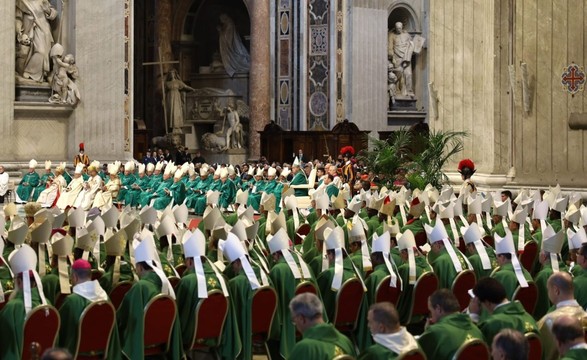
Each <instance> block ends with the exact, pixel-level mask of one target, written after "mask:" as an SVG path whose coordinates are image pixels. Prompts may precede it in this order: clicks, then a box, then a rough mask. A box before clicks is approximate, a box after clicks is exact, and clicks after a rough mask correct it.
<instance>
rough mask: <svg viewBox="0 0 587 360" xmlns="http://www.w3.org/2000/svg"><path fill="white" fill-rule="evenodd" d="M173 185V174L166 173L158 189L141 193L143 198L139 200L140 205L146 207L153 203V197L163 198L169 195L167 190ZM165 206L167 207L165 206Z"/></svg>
mask: <svg viewBox="0 0 587 360" xmlns="http://www.w3.org/2000/svg"><path fill="white" fill-rule="evenodd" d="M171 185H173V179H172V178H171V175H170V174H167V173H166V174H164V175H163V181H162V182H161V183H160V184H159V186H158V187H157V190H155V191H154V192H153V193H143V194H142V195H141V199H140V200H139V205H140V206H141V207H145V206H147V205H149V204H150V203H151V200H152V199H155V198H162V197H165V196H167V195H168V194H167V192H168V191H169V188H170V187H171ZM166 206H167V205H166ZM163 208H165V206H164V207H163Z"/></svg>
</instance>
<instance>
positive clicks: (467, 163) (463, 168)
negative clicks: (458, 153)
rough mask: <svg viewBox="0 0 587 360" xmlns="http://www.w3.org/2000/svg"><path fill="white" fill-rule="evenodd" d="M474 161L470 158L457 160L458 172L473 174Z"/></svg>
mask: <svg viewBox="0 0 587 360" xmlns="http://www.w3.org/2000/svg"><path fill="white" fill-rule="evenodd" d="M475 171H476V170H475V163H474V162H473V161H472V160H471V159H463V160H461V161H460V162H459V172H460V173H461V174H463V173H468V174H471V175H472V174H473V173H474V172H475Z"/></svg>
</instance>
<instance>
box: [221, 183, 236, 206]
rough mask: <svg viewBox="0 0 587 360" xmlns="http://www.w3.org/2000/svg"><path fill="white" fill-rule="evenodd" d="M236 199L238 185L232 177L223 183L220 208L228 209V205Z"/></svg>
mask: <svg viewBox="0 0 587 360" xmlns="http://www.w3.org/2000/svg"><path fill="white" fill-rule="evenodd" d="M235 199H236V185H235V184H234V183H233V182H232V180H230V179H226V181H225V182H224V183H223V184H222V186H221V188H220V199H219V200H218V204H219V206H220V208H222V209H227V208H228V205H231V204H234V201H235Z"/></svg>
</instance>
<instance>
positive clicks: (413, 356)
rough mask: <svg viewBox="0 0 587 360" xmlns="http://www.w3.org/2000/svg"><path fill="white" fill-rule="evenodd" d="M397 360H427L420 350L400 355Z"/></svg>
mask: <svg viewBox="0 0 587 360" xmlns="http://www.w3.org/2000/svg"><path fill="white" fill-rule="evenodd" d="M396 360H426V354H424V352H422V350H420V349H413V350H410V351H408V352H405V353H402V354H400V355H399V356H398V357H397V358H396Z"/></svg>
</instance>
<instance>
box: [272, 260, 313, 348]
mask: <svg viewBox="0 0 587 360" xmlns="http://www.w3.org/2000/svg"><path fill="white" fill-rule="evenodd" d="M293 257H294V261H296V264H297V265H298V268H299V263H298V261H297V260H298V259H297V256H296V255H293ZM300 274H302V277H303V273H302V271H301V269H300ZM269 277H270V278H271V281H272V282H273V285H274V287H275V291H276V292H277V298H278V300H279V304H278V307H277V312H276V314H275V319H276V320H277V321H275V320H274V325H275V326H274V327H273V329H272V330H274V331H273V334H272V336H271V337H272V338H274V339H275V340H279V343H280V347H279V353H280V354H281V356H283V357H284V358H285V359H288V358H289V354H290V352H291V350H292V348H293V347H294V345H295V343H296V328H295V326H294V324H293V323H292V319H291V314H290V311H289V302H290V301H291V299H293V297H294V296H295V290H296V286H297V285H298V284H299V283H300V282H301V281H302V280H307V281H310V282H312V283H313V284H314V286H316V282H315V280H314V279H312V278H310V279H296V278H295V277H294V275H293V273H292V271H291V269H290V268H289V265H288V264H287V262H286V261H285V259H284V258H283V257H280V258H279V260H278V261H277V262H276V263H275V264H274V265H273V267H272V268H271V271H270V272H269ZM318 296H319V295H318Z"/></svg>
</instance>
